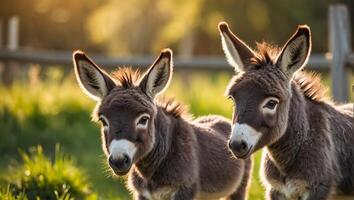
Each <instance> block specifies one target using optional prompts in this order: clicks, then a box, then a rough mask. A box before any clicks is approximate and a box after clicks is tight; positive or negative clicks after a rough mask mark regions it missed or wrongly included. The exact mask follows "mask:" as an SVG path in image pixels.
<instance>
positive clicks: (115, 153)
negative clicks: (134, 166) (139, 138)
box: [109, 139, 137, 159]
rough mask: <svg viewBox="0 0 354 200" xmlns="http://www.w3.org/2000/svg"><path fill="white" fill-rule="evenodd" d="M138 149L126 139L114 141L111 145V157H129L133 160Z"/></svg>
mask: <svg viewBox="0 0 354 200" xmlns="http://www.w3.org/2000/svg"><path fill="white" fill-rule="evenodd" d="M136 150H137V147H136V146H135V144H134V143H133V142H131V141H129V140H126V139H120V140H112V142H111V144H110V145H109V155H110V156H112V157H113V159H118V158H123V157H124V155H127V156H128V157H129V158H130V159H133V157H134V155H135V153H136Z"/></svg>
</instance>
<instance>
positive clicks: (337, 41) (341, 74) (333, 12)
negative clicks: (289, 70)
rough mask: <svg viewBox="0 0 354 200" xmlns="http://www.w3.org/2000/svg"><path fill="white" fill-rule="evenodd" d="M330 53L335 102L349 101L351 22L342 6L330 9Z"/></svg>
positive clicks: (346, 10) (334, 6) (346, 9)
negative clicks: (348, 65)
mask: <svg viewBox="0 0 354 200" xmlns="http://www.w3.org/2000/svg"><path fill="white" fill-rule="evenodd" d="M328 20H329V26H328V28H329V51H330V53H331V54H332V62H331V66H330V72H331V78H332V94H333V99H334V100H335V101H340V102H346V101H348V100H349V78H348V75H350V71H349V68H348V67H347V64H348V57H349V55H350V53H351V47H350V44H351V41H350V22H349V12H348V8H347V7H346V6H345V5H342V4H336V5H331V6H330V7H329V19H328Z"/></svg>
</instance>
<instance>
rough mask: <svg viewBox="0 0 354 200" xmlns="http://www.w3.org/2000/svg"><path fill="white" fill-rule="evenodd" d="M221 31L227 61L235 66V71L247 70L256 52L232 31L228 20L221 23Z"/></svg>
mask: <svg viewBox="0 0 354 200" xmlns="http://www.w3.org/2000/svg"><path fill="white" fill-rule="evenodd" d="M219 31H220V35H221V43H222V48H223V50H224V53H225V55H226V58H227V61H228V62H229V63H230V65H231V66H233V67H234V68H235V71H246V70H247V69H246V67H247V66H248V65H249V64H250V61H251V58H252V57H254V56H255V53H254V52H253V51H252V49H251V48H250V47H248V46H247V45H246V44H245V43H244V42H243V41H242V40H240V39H239V38H237V37H236V36H235V35H234V34H233V33H232V32H231V30H230V28H229V26H228V25H227V23H226V22H220V23H219Z"/></svg>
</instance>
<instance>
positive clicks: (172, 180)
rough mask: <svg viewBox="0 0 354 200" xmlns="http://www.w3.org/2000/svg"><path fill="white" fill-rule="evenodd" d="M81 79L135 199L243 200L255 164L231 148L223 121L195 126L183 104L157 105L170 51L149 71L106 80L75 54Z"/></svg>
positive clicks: (115, 166)
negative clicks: (222, 199)
mask: <svg viewBox="0 0 354 200" xmlns="http://www.w3.org/2000/svg"><path fill="white" fill-rule="evenodd" d="M73 60H74V66H75V73H76V77H77V80H78V82H79V84H80V86H81V87H82V89H83V90H84V92H85V93H87V94H88V96H89V97H91V98H93V99H95V100H97V106H96V109H95V111H94V112H93V116H94V118H96V119H98V121H100V122H101V124H102V147H103V151H104V152H105V154H106V155H107V157H108V164H109V166H110V168H111V169H112V170H113V172H114V173H115V174H116V175H118V176H123V175H126V174H129V175H128V183H127V187H128V189H129V190H131V191H132V192H133V194H134V198H135V199H137V200H145V199H151V200H157V199H175V200H188V199H217V198H222V197H226V198H227V199H237V200H239V199H241V200H242V199H246V198H247V197H246V192H247V186H248V182H249V181H248V179H249V176H250V171H251V160H249V159H248V160H236V159H233V156H232V152H231V151H229V150H228V148H227V140H228V137H229V133H230V132H231V123H230V121H228V120H227V119H225V118H223V117H221V116H216V115H214V116H204V117H200V118H197V119H195V120H192V119H191V118H190V117H188V115H187V113H186V112H185V108H184V106H183V105H181V104H179V103H177V102H175V101H173V100H169V99H167V100H166V99H164V100H161V99H155V97H156V96H157V95H158V94H160V93H162V92H163V91H164V90H165V89H166V87H167V86H168V84H169V82H170V79H171V76H172V51H171V50H169V49H166V50H163V51H162V52H161V54H160V56H159V57H158V58H157V59H156V60H155V62H154V63H153V64H152V66H151V67H150V68H149V69H148V70H147V72H146V73H145V74H144V75H143V76H141V78H139V75H138V73H137V72H133V71H132V70H131V69H129V68H123V69H120V70H118V71H117V72H115V73H114V74H113V76H110V75H108V74H107V73H106V72H105V71H103V70H102V69H100V68H99V67H98V66H97V65H96V64H95V63H94V62H93V61H92V60H90V59H89V58H88V57H87V56H86V55H85V54H84V53H83V52H81V51H76V52H75V53H74V54H73Z"/></svg>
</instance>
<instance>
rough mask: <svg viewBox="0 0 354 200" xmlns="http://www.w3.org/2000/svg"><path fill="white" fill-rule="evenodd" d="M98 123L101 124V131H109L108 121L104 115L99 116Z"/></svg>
mask: <svg viewBox="0 0 354 200" xmlns="http://www.w3.org/2000/svg"><path fill="white" fill-rule="evenodd" d="M99 121H100V122H101V124H102V126H103V130H104V131H106V132H107V131H108V130H109V121H108V119H107V118H106V117H105V116H104V115H100V116H99Z"/></svg>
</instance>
